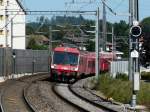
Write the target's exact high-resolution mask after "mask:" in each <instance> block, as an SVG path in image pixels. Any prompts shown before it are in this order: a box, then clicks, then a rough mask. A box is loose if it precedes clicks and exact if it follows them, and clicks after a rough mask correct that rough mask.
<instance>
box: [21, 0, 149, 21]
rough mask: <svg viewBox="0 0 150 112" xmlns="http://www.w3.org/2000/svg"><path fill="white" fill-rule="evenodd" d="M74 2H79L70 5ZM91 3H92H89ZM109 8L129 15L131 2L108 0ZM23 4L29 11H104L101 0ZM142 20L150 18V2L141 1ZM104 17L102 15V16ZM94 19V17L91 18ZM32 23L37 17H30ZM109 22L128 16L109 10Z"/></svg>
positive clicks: (43, 0)
mask: <svg viewBox="0 0 150 112" xmlns="http://www.w3.org/2000/svg"><path fill="white" fill-rule="evenodd" d="M72 1H75V2H78V3H75V4H70V3H71V2H72ZM88 1H91V2H88ZM106 1H107V4H108V6H109V7H111V8H112V9H113V10H114V11H115V12H117V13H128V1H129V0H106ZM81 2H82V3H81ZM22 3H23V5H24V7H25V8H26V9H29V10H96V9H97V7H98V6H99V7H100V10H101V11H102V3H101V0H22ZM139 8H140V9H139V10H140V20H142V19H143V18H145V17H148V16H150V0H139ZM101 17H102V15H101ZM90 18H93V17H90ZM28 19H30V20H31V21H33V20H35V17H33V16H32V17H31V16H30V17H28ZM107 20H108V21H111V22H116V21H120V20H126V21H127V22H128V17H127V16H114V15H113V14H112V13H111V12H110V11H108V10H107Z"/></svg>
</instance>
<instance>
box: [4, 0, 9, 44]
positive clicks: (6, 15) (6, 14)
mask: <svg viewBox="0 0 150 112" xmlns="http://www.w3.org/2000/svg"><path fill="white" fill-rule="evenodd" d="M8 3H9V2H8V0H7V1H6V5H5V47H8V25H7V24H8V18H9V17H8V13H7V10H8Z"/></svg>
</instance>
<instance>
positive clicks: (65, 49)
mask: <svg viewBox="0 0 150 112" xmlns="http://www.w3.org/2000/svg"><path fill="white" fill-rule="evenodd" d="M54 51H58V52H71V53H78V54H79V53H80V52H79V50H78V49H77V48H72V47H56V48H55V49H54Z"/></svg>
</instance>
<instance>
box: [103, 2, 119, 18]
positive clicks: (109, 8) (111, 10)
mask: <svg viewBox="0 0 150 112" xmlns="http://www.w3.org/2000/svg"><path fill="white" fill-rule="evenodd" d="M101 1H102V3H103V4H104V5H105V6H106V7H107V8H108V10H109V11H110V12H111V13H112V14H114V15H115V16H116V15H117V13H116V12H114V11H113V9H112V8H111V7H109V6H108V5H107V4H106V2H105V1H104V0H101Z"/></svg>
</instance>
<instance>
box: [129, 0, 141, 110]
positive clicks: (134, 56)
mask: <svg viewBox="0 0 150 112" xmlns="http://www.w3.org/2000/svg"><path fill="white" fill-rule="evenodd" d="M138 5H139V4H138V0H132V7H131V20H132V27H131V29H130V44H131V49H130V58H131V62H132V63H131V68H132V69H131V74H132V82H133V91H132V100H131V107H132V108H133V109H135V108H136V102H137V101H136V99H137V98H136V97H137V92H138V91H139V89H140V66H139V36H140V35H141V27H140V26H139V11H138V8H139V7H138ZM132 12H133V13H132Z"/></svg>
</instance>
